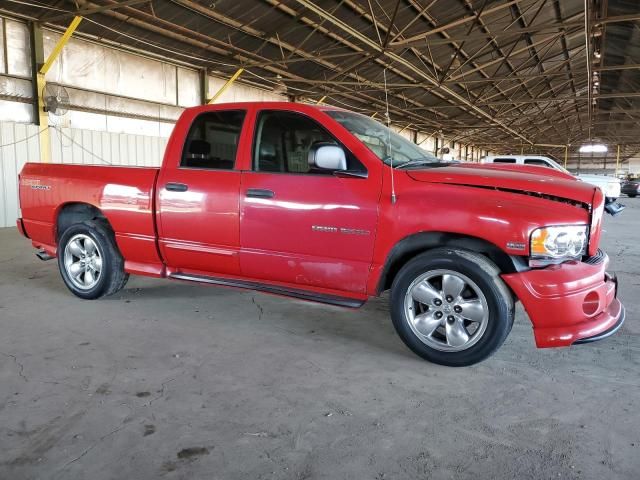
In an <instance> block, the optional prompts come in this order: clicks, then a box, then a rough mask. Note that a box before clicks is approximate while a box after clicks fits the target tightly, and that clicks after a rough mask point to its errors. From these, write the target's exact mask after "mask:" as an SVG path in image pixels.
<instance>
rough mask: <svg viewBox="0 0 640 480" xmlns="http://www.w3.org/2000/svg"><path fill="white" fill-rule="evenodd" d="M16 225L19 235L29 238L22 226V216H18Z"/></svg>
mask: <svg viewBox="0 0 640 480" xmlns="http://www.w3.org/2000/svg"><path fill="white" fill-rule="evenodd" d="M16 226H17V227H18V231H19V232H20V235H22V236H23V237H25V238H29V235H28V234H27V231H26V230H25V228H24V222H23V221H22V218H18V219H17V220H16Z"/></svg>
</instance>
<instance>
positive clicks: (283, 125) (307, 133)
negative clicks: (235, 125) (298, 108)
mask: <svg viewBox="0 0 640 480" xmlns="http://www.w3.org/2000/svg"><path fill="white" fill-rule="evenodd" d="M256 126H257V127H256V140H255V143H254V153H253V155H254V160H253V169H254V170H255V171H259V172H281V173H310V174H324V175H331V172H330V171H328V170H323V169H319V168H315V167H314V166H313V165H310V164H309V150H310V149H311V147H312V146H313V145H314V144H317V143H325V144H326V143H332V144H335V145H339V144H338V142H337V141H336V140H335V139H334V138H333V137H332V136H331V135H330V134H329V133H328V132H327V131H326V130H325V129H324V128H323V127H321V126H320V125H319V124H318V123H316V122H315V121H314V120H312V119H310V118H308V117H306V116H304V115H301V114H298V113H293V112H285V111H277V110H273V111H263V112H261V113H260V114H259V116H258V121H257V122H256ZM345 154H346V155H347V161H348V162H349V157H350V155H349V153H348V152H347V151H346V150H345ZM349 163H351V162H349Z"/></svg>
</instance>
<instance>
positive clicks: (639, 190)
mask: <svg viewBox="0 0 640 480" xmlns="http://www.w3.org/2000/svg"><path fill="white" fill-rule="evenodd" d="M621 192H622V193H624V194H625V195H628V196H630V197H631V198H634V197H635V196H637V195H640V180H626V181H625V182H624V183H623V184H622V189H621Z"/></svg>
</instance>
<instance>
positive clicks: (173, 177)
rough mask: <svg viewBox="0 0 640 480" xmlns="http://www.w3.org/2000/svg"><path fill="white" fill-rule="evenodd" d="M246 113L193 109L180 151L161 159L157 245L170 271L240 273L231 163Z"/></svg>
mask: <svg viewBox="0 0 640 480" xmlns="http://www.w3.org/2000/svg"><path fill="white" fill-rule="evenodd" d="M245 117H246V111H245V110H214V111H202V112H200V113H198V114H195V116H194V117H193V118H192V119H190V122H189V123H190V126H189V127H188V130H186V131H185V133H186V141H185V143H184V146H183V148H182V150H181V151H180V149H174V152H175V153H174V156H175V158H167V159H165V163H164V166H163V168H162V169H161V172H160V177H159V178H158V184H157V185H158V186H157V190H158V192H157V211H158V231H159V237H160V238H159V244H160V249H161V252H162V255H163V257H164V259H165V261H166V263H167V265H168V266H169V267H170V268H171V269H173V270H174V271H175V270H178V271H181V272H186V273H189V272H190V273H202V274H211V273H221V274H231V275H234V274H238V273H239V259H238V249H239V245H240V244H239V204H238V194H239V189H240V178H241V173H240V171H239V170H237V169H236V167H235V164H236V160H237V158H238V157H239V156H240V155H241V154H242V149H241V148H240V146H241V145H242V141H241V137H242V132H243V124H244V120H245ZM186 121H189V120H188V119H186Z"/></svg>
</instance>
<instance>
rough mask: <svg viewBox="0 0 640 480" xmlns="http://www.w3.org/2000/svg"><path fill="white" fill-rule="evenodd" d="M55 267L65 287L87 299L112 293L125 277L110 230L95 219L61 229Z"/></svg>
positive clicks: (124, 281)
mask: <svg viewBox="0 0 640 480" xmlns="http://www.w3.org/2000/svg"><path fill="white" fill-rule="evenodd" d="M58 267H59V268H60V274H61V275H62V279H63V280H64V283H65V284H66V286H67V288H68V289H69V290H71V292H72V293H73V294H74V295H76V296H78V297H80V298H84V299H89V300H90V299H95V298H99V297H102V296H105V295H112V294H114V293H116V292H117V291H119V290H121V289H122V288H123V287H124V286H125V284H126V283H127V280H128V279H129V274H127V273H125V271H124V259H123V258H122V255H121V254H120V252H119V251H118V248H117V246H116V243H115V238H114V236H113V233H112V232H111V230H110V229H108V228H107V227H105V226H104V225H103V224H102V223H100V222H96V221H89V220H87V221H84V222H82V223H76V224H74V225H71V226H70V227H69V228H67V229H66V230H65V231H64V233H63V234H62V236H61V237H60V241H59V242H58Z"/></svg>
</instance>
